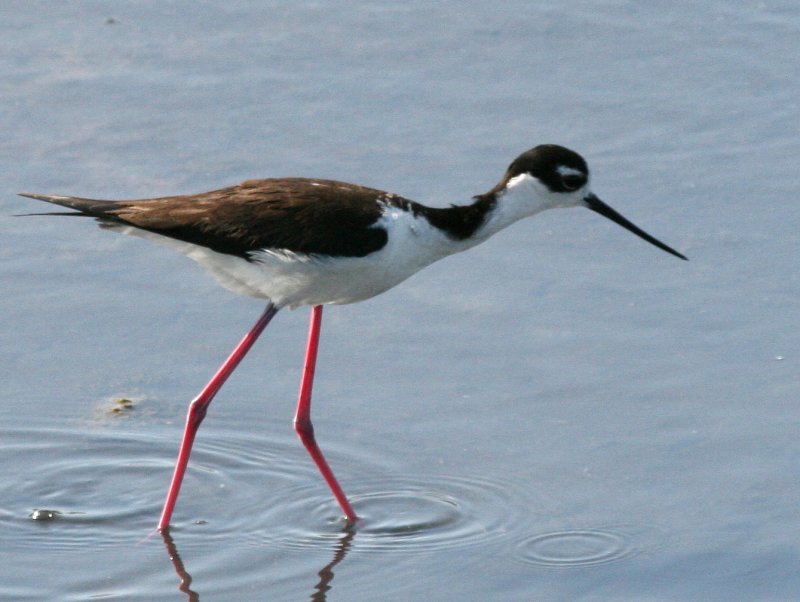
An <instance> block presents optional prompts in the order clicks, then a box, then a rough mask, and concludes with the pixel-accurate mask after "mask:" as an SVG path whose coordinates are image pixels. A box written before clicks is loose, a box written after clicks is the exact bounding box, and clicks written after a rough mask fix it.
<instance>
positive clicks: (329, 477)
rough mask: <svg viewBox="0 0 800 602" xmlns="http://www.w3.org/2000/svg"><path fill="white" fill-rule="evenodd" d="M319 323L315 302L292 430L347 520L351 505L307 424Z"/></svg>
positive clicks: (351, 513) (353, 516)
mask: <svg viewBox="0 0 800 602" xmlns="http://www.w3.org/2000/svg"><path fill="white" fill-rule="evenodd" d="M321 322H322V306H321V305H316V306H314V307H313V308H312V309H311V326H310V327H309V329H308V347H307V348H306V360H305V362H304V364H303V378H302V380H301V381H300V399H299V400H298V401H297V413H296V414H295V415H294V430H295V432H296V433H297V435H298V436H299V437H300V441H302V442H303V445H305V447H306V449H307V450H308V453H309V454H311V459H312V460H314V464H316V465H317V468H318V469H319V471H320V472H321V473H322V477H323V478H324V479H325V482H326V483H327V484H328V487H330V488H331V491H332V492H333V497H335V498H336V501H337V502H339V506H341V508H342V511H343V512H344V515H345V518H347V520H349V521H350V522H355V521H357V520H358V517H357V516H356V513H355V511H354V510H353V507H352V506H351V505H350V502H348V501H347V497H346V496H345V494H344V491H342V488H341V487H340V486H339V482H338V481H337V480H336V477H335V476H333V471H332V470H331V468H330V466H328V462H326V461H325V457H324V456H323V455H322V451H321V450H320V449H319V446H318V445H317V441H316V439H315V438H314V425H313V424H311V387H312V385H313V384H314V367H315V366H316V364H317V348H318V347H319V328H320V323H321Z"/></svg>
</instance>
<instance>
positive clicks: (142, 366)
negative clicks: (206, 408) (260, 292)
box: [0, 1, 800, 601]
mask: <svg viewBox="0 0 800 602" xmlns="http://www.w3.org/2000/svg"><path fill="white" fill-rule="evenodd" d="M799 66H800V7H799V6H798V5H797V3H795V2H789V1H785V2H770V1H766V2H740V3H731V2H724V1H714V2H705V3H693V2H676V3H671V4H665V3H650V4H643V3H629V2H617V1H593V2H588V1H587V2H536V3H532V2H499V3H498V2H493V3H481V2H468V3H466V2H454V1H449V2H440V3H435V4H432V3H426V2H418V1H417V2H415V1H412V2H404V3H399V2H392V3H389V2H349V3H346V4H344V3H342V4H340V5H339V4H337V5H333V4H331V3H319V2H293V3H280V2H237V3H224V2H218V3H217V2H203V3H191V4H190V3H166V2H156V1H153V2H136V3H106V2H81V3H55V2H50V3H46V2H42V3H38V2H6V3H4V4H3V6H2V7H0V75H1V77H0V173H2V211H0V237H2V243H1V245H0V283H2V295H0V336H1V337H2V339H1V340H0V380H1V381H2V388H0V556H1V558H0V597H2V598H3V599H9V600H37V601H40V600H43V599H52V600H86V599H115V600H185V599H197V598H198V597H199V599H201V600H204V601H209V600H264V599H271V600H303V599H309V598H310V597H312V596H316V598H315V599H317V600H321V599H325V598H326V597H327V600H329V601H336V600H342V601H345V600H346V601H354V600H359V601H360V600H398V601H399V600H402V601H406V600H443V601H448V600H459V601H460V600H489V599H491V600H512V601H528V600H534V599H535V600H644V599H646V600H689V599H692V600H720V601H722V600H725V601H727V600H732V599H737V600H793V599H797V598H798V596H800V573H799V572H798V570H797V567H798V563H800V543H798V542H800V512H799V511H798V499H800V479H799V478H798V476H799V475H798V472H800V471H799V470H798V469H799V468H800V437H799V436H798V433H800V409H799V408H798V395H797V391H798V387H800V377H799V376H798V374H799V371H798V364H799V363H800V350H799V349H798V331H800V313H799V312H798V296H799V293H800V290H798V289H800V280H799V277H798V273H799V271H798V256H799V254H798V251H800V248H799V246H800V245H799V244H798V243H799V242H800V241H799V240H798V239H799V236H800V235H799V234H798V233H800V227H799V226H800V220H799V219H798V215H799V214H798V209H797V196H798V191H799V190H800V170H799V169H798V156H800V136H798V134H799V133H800V132H798V125H799V124H800V115H798V113H800V111H799V110H798V103H800V100H799V99H800V85H798V82H799V81H800V68H799ZM542 142H554V143H560V144H564V145H566V146H569V147H572V148H575V149H576V150H578V151H579V152H581V153H582V154H583V155H584V156H585V157H586V158H587V160H588V161H589V164H590V166H591V167H592V168H593V176H594V177H593V188H594V190H595V192H597V194H598V195H599V196H600V197H601V198H603V199H604V200H606V201H607V202H608V203H609V204H611V205H612V206H614V207H615V208H617V209H618V210H619V211H621V212H622V213H623V214H625V215H626V216H628V217H629V218H630V219H632V220H633V221H634V222H636V223H637V224H639V225H641V226H642V227H644V228H645V229H646V230H648V231H650V232H652V233H653V234H654V235H655V236H657V237H659V238H661V239H663V240H664V241H665V242H667V243H668V244H670V245H673V246H675V247H676V248H677V249H678V250H680V251H682V252H684V253H686V254H687V255H688V256H689V257H690V259H691V261H690V262H688V263H687V262H682V261H679V260H677V259H675V258H674V257H671V256H669V255H667V254H665V253H662V252H661V251H658V250H657V249H655V248H653V247H651V246H649V245H647V244H645V243H643V242H642V241H641V240H639V239H637V238H635V237H634V236H632V235H630V234H629V233H627V232H625V231H624V230H622V229H621V228H619V227H617V226H615V225H614V224H612V223H610V222H608V221H607V220H603V219H602V218H600V217H599V216H597V215H596V214H593V213H591V212H589V211H583V210H577V209H574V210H564V211H551V212H548V213H546V214H543V215H540V216H537V217H536V218H534V219H531V220H526V221H523V222H521V223H519V224H517V225H515V226H514V227H512V228H510V229H509V230H507V231H505V232H502V233H501V234H499V235H498V236H496V237H495V238H494V239H492V240H490V241H489V242H487V243H486V244H484V245H482V246H480V247H477V248H475V249H473V250H471V251H470V252H469V253H465V254H463V255H460V256H456V257H452V258H449V259H447V260H445V261H442V262H440V263H439V264H436V265H434V266H432V267H431V268H429V269H427V270H426V271H424V272H423V273H420V274H418V275H417V276H415V277H414V278H412V279H411V280H409V281H408V282H406V283H404V284H403V285H401V286H399V287H397V288H396V289H395V290H392V291H390V292H389V293H387V294H385V295H383V296H381V297H379V298H376V299H374V300H371V301H368V302H365V303H361V304H357V305H353V306H347V307H339V308H329V309H328V310H327V311H326V315H325V320H324V324H323V339H322V348H321V352H320V358H319V365H318V372H317V379H316V391H315V406H314V418H315V425H316V428H317V435H318V438H319V441H320V444H321V446H322V447H323V449H324V450H325V451H326V452H327V454H328V457H329V460H330V462H331V464H332V465H333V467H334V468H335V469H336V471H337V474H338V476H339V478H340V480H341V482H342V484H343V486H344V488H345V490H346V491H347V492H348V493H349V494H350V496H351V497H352V498H353V500H354V504H355V507H356V510H357V511H359V512H360V513H362V514H363V515H364V517H365V520H364V523H363V524H362V525H360V526H359V527H358V528H357V529H356V530H355V531H354V532H347V531H345V530H343V529H342V524H341V523H340V521H339V520H338V511H337V508H336V506H335V504H334V502H333V500H332V499H331V498H330V495H329V493H328V491H327V489H326V488H325V485H324V483H323V482H322V480H321V478H320V477H319V476H318V475H317V473H316V471H315V469H314V467H313V465H312V464H311V461H310V460H309V459H308V458H307V456H306V454H305V452H304V450H303V449H302V447H301V445H300V442H299V441H297V439H296V437H295V436H294V434H293V432H292V430H291V417H292V414H293V411H294V407H293V406H294V400H295V398H296V394H297V386H298V380H299V373H300V365H301V362H302V354H303V345H304V341H305V329H306V324H307V320H308V312H307V310H299V311H296V312H282V313H281V314H279V315H278V317H277V318H276V320H275V321H274V322H273V324H272V325H270V327H269V328H268V330H267V332H266V333H265V335H264V336H263V337H262V339H261V340H260V341H259V342H258V344H257V345H256V347H255V348H254V349H253V351H252V352H251V354H250V356H249V357H248V358H247V359H246V360H245V361H244V362H243V363H242V365H241V366H240V368H239V370H238V371H237V372H236V374H235V375H234V376H233V378H232V379H231V380H230V382H229V383H228V384H227V385H226V386H225V388H224V389H223V390H222V391H221V392H220V394H219V395H218V397H217V399H216V400H215V402H214V404H213V405H212V406H211V409H210V412H209V417H208V419H207V420H206V423H205V424H204V425H203V427H202V429H201V431H200V434H199V437H198V441H197V444H196V450H195V452H194V455H193V457H192V463H191V465H190V470H189V473H188V476H187V480H186V481H185V484H184V488H183V491H182V495H181V498H180V500H179V502H178V506H177V508H176V513H175V516H174V520H173V524H174V528H173V529H172V537H173V539H172V541H164V540H163V539H162V538H161V537H160V536H159V535H158V534H155V535H151V536H150V537H149V538H148V535H150V534H151V532H152V527H153V526H154V525H155V522H156V521H157V518H158V514H159V511H160V506H161V503H162V500H163V495H164V494H165V492H166V486H167V483H168V480H169V476H170V473H171V469H172V463H173V460H174V456H175V452H176V450H177V444H178V439H179V436H180V431H181V429H182V424H183V419H184V415H185V409H186V404H187V402H188V400H189V399H190V398H191V397H192V396H193V395H194V394H195V393H196V392H197V391H198V390H199V388H200V387H201V386H202V385H203V384H204V383H205V382H206V380H207V379H208V378H209V377H210V376H211V374H212V373H213V371H214V370H215V368H216V367H217V365H218V364H219V363H220V362H221V361H222V359H223V358H224V357H225V355H226V354H227V352H228V351H229V350H230V348H231V347H232V346H233V345H234V344H235V343H236V341H237V340H238V339H239V337H240V336H241V335H242V333H243V332H244V331H245V330H246V329H247V328H248V327H249V326H250V324H251V323H252V322H253V321H254V320H255V319H256V317H257V316H258V314H259V312H260V311H261V309H262V307H261V305H260V304H259V303H258V302H257V301H254V300H251V299H244V298H239V297H236V296H235V295H233V294H232V293H229V292H227V291H225V290H224V289H221V288H219V287H218V286H217V285H216V284H215V283H214V282H213V281H212V280H211V279H210V278H209V277H207V276H206V275H205V274H204V273H203V272H202V271H201V269H200V268H199V267H197V266H196V265H194V264H193V263H192V262H190V261H187V260H186V259H185V258H184V257H182V256H179V255H177V254H173V253H172V252H171V251H169V250H166V249H163V248H160V247H158V246H155V245H152V244H149V243H147V242H146V241H142V240H138V239H133V238H128V237H123V236H120V235H118V234H115V233H112V232H108V231H103V230H100V229H98V228H97V227H95V225H94V223H93V222H91V221H89V220H83V219H69V218H55V217H45V218H43V217H28V218H22V217H12V215H13V214H17V213H25V212H29V211H37V210H41V209H42V207H41V206H39V205H37V204H36V203H35V202H34V201H30V200H27V199H21V198H18V197H16V196H15V193H16V192H20V191H26V190H30V191H34V192H52V193H66V194H79V195H84V196H97V197H101V198H132V197H134V198H135V197H145V196H156V195H167V194H177V193H187V192H197V191H203V190H208V189H212V188H215V187H221V186H224V185H228V184H232V183H235V182H237V181H239V180H242V179H245V178H252V177H270V176H286V175H305V176H316V177H330V178H336V179H343V180H348V181H353V182H358V183H363V184H367V185H371V186H375V187H379V188H383V189H387V190H391V191H393V192H397V193H399V194H403V195H405V196H408V197H410V198H414V199H417V200H420V201H423V202H427V203H430V204H433V205H444V204H446V203H448V202H453V201H458V202H461V201H464V200H466V199H468V198H469V196H470V195H472V194H476V193H479V192H484V191H486V190H487V189H488V188H490V187H491V186H492V185H493V184H494V183H495V182H496V180H497V179H498V178H499V177H500V175H501V173H502V171H503V170H504V169H505V167H506V165H507V164H508V162H509V161H510V160H511V159H513V158H514V157H515V156H516V155H517V154H519V153H520V152H522V151H523V150H525V149H527V148H530V147H531V146H534V145H536V144H539V143H542ZM117 398H128V399H130V400H132V401H133V405H132V407H124V406H122V405H119V404H117V403H116V401H115V400H116V399H117ZM34 509H39V510H54V511H58V512H59V513H60V514H59V515H57V516H56V517H55V519H54V520H44V518H45V515H43V514H41V513H40V515H39V520H33V519H31V518H30V515H31V513H32V512H33V511H34ZM181 580H183V585H181V583H182V581H181ZM189 582H191V583H189ZM181 587H182V589H179V588H181ZM192 592H193V593H192Z"/></svg>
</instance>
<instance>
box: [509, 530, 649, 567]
mask: <svg viewBox="0 0 800 602" xmlns="http://www.w3.org/2000/svg"><path fill="white" fill-rule="evenodd" d="M648 537H650V538H651V537H652V533H651V532H648V531H647V530H645V529H636V528H634V527H623V528H601V529H574V530H566V531H556V532H552V533H542V534H538V535H532V536H529V537H526V538H524V539H522V540H521V541H520V542H519V543H518V544H517V546H516V548H515V557H516V558H517V559H518V560H520V561H522V562H525V563H527V564H533V565H538V566H543V567H549V568H578V567H588V566H595V565H601V564H607V563H610V562H618V561H622V560H625V559H628V558H631V557H632V556H635V555H637V554H640V553H642V552H643V551H645V550H646V549H648V548H650V547H652V546H651V545H649V544H648V541H647V540H648Z"/></svg>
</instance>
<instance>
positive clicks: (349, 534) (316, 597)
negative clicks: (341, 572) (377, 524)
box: [160, 525, 356, 602]
mask: <svg viewBox="0 0 800 602" xmlns="http://www.w3.org/2000/svg"><path fill="white" fill-rule="evenodd" d="M160 533H161V537H162V538H163V540H164V545H165V546H166V548H167V555H168V556H169V560H170V562H171V563H172V568H173V569H175V573H177V575H178V578H179V579H180V580H181V583H180V585H179V586H178V589H179V590H180V591H182V592H183V593H184V594H186V596H187V598H186V599H187V600H189V602H199V600H200V594H199V593H197V592H196V591H194V590H193V589H192V588H191V585H192V576H191V575H190V574H189V571H187V570H186V566H185V565H184V564H183V560H182V559H181V556H180V554H179V553H178V547H177V546H176V545H175V540H174V539H172V536H171V535H170V533H169V529H164V530H162V531H161V532H160ZM355 535H356V531H355V529H354V528H352V525H349V526H347V527H345V529H344V530H343V531H342V533H341V536H340V537H339V540H338V542H337V544H336V547H335V548H334V551H333V558H332V559H331V561H330V562H329V563H328V564H326V565H325V566H324V567H322V568H321V569H320V571H319V572H318V573H317V575H318V576H319V581H318V582H317V584H316V585H315V586H314V591H313V592H312V594H311V596H309V600H311V601H312V602H325V601H326V600H327V596H328V592H329V591H330V590H331V588H332V587H333V586H332V585H331V582H332V581H333V577H334V572H333V567H335V566H336V565H337V564H339V563H340V562H342V560H344V559H345V556H347V553H348V552H349V551H350V547H351V546H352V544H353V539H354V538H355Z"/></svg>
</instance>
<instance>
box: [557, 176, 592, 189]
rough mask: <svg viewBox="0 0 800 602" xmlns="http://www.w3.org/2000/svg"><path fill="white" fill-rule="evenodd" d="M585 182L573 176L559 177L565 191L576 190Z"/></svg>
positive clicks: (579, 177)
mask: <svg viewBox="0 0 800 602" xmlns="http://www.w3.org/2000/svg"><path fill="white" fill-rule="evenodd" d="M584 182H586V178H584V177H583V176H579V175H574V174H565V175H563V176H561V183H562V184H564V188H566V189H567V190H578V188H580V187H581V186H583V184H584Z"/></svg>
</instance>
